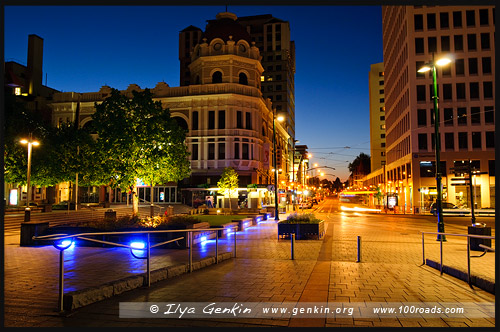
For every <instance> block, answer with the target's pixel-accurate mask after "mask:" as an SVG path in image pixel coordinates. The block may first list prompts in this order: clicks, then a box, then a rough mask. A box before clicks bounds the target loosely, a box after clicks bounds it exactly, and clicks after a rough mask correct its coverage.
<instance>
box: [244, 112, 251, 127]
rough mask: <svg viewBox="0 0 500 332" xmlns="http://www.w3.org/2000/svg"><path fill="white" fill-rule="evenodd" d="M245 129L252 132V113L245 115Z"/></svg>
mask: <svg viewBox="0 0 500 332" xmlns="http://www.w3.org/2000/svg"><path fill="white" fill-rule="evenodd" d="M245 125H246V127H245V129H248V130H252V113H250V112H246V113H245Z"/></svg>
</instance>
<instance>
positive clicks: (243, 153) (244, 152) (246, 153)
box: [241, 143, 250, 160]
mask: <svg viewBox="0 0 500 332" xmlns="http://www.w3.org/2000/svg"><path fill="white" fill-rule="evenodd" d="M241 147H242V150H241V159H243V160H249V159H250V154H249V149H248V143H242V144H241Z"/></svg>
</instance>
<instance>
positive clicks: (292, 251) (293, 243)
mask: <svg viewBox="0 0 500 332" xmlns="http://www.w3.org/2000/svg"><path fill="white" fill-rule="evenodd" d="M290 239H291V245H290V251H291V257H292V258H291V259H295V233H292V234H291V236H290Z"/></svg>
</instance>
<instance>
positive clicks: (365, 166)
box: [348, 152, 371, 174]
mask: <svg viewBox="0 0 500 332" xmlns="http://www.w3.org/2000/svg"><path fill="white" fill-rule="evenodd" d="M348 168H349V172H351V173H362V174H369V173H370V172H371V164H370V156H369V155H367V154H365V153H364V152H361V153H360V154H359V156H357V157H356V159H354V160H353V162H352V163H349V166H348Z"/></svg>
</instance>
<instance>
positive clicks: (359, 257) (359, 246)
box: [356, 235, 361, 263]
mask: <svg viewBox="0 0 500 332" xmlns="http://www.w3.org/2000/svg"><path fill="white" fill-rule="evenodd" d="M359 262H361V236H359V235H358V260H357V261H356V263H359Z"/></svg>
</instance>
